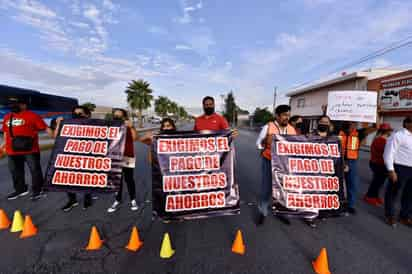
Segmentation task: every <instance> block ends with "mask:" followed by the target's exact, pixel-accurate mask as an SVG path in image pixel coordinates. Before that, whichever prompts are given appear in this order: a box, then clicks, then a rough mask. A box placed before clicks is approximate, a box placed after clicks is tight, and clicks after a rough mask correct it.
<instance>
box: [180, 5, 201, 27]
mask: <svg viewBox="0 0 412 274" xmlns="http://www.w3.org/2000/svg"><path fill="white" fill-rule="evenodd" d="M180 5H181V8H182V12H183V15H182V16H181V17H177V18H175V19H174V21H175V22H178V23H180V24H189V23H191V22H192V20H193V18H192V17H193V15H192V13H194V12H196V11H198V10H200V9H202V8H203V3H202V1H199V2H197V3H195V2H191V1H189V0H180Z"/></svg>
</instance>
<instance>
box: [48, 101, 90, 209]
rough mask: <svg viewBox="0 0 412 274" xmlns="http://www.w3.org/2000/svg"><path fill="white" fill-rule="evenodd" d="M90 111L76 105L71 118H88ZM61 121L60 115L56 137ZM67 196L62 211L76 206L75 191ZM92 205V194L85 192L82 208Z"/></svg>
mask: <svg viewBox="0 0 412 274" xmlns="http://www.w3.org/2000/svg"><path fill="white" fill-rule="evenodd" d="M91 115H92V114H91V112H90V110H89V109H88V108H86V107H84V106H76V107H74V108H73V110H72V118H73V119H89V118H90V117H91ZM62 121H63V118H62V117H59V118H57V119H56V130H55V131H54V137H57V135H58V133H59V130H60V124H61V122H62ZM67 196H68V198H69V200H68V201H67V203H66V204H65V205H64V206H63V207H62V208H61V209H62V210H63V211H64V212H69V211H70V210H72V209H73V208H74V207H76V206H78V205H79V203H78V202H77V196H76V193H73V192H68V193H67ZM90 206H92V195H91V194H90V193H87V194H85V195H84V199H83V209H84V210H86V209H87V208H89V207H90Z"/></svg>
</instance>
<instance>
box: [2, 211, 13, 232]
mask: <svg viewBox="0 0 412 274" xmlns="http://www.w3.org/2000/svg"><path fill="white" fill-rule="evenodd" d="M10 225H11V222H10V220H9V217H7V214H6V212H4V210H3V209H0V230H1V229H8V228H9V227H10Z"/></svg>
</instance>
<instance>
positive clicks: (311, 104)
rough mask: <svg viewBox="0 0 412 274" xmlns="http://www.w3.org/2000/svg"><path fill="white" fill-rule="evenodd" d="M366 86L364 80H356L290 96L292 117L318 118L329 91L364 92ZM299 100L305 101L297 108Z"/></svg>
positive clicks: (326, 101) (366, 82) (365, 80)
mask: <svg viewBox="0 0 412 274" xmlns="http://www.w3.org/2000/svg"><path fill="white" fill-rule="evenodd" d="M367 84H368V81H367V79H366V78H358V79H354V80H348V81H346V82H342V83H338V84H334V85H331V86H328V87H324V88H320V89H316V90H312V91H310V92H306V93H303V94H299V95H295V96H292V97H291V98H290V106H291V112H292V115H301V116H320V115H322V105H326V104H327V103H328V92H329V91H335V90H366V89H367ZM301 98H303V99H304V100H305V103H304V106H303V107H298V101H299V99H301Z"/></svg>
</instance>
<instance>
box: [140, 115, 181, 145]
mask: <svg viewBox="0 0 412 274" xmlns="http://www.w3.org/2000/svg"><path fill="white" fill-rule="evenodd" d="M174 132H176V125H175V122H174V121H173V120H172V119H170V118H163V120H162V121H161V122H160V130H159V133H160V134H167V133H174ZM139 141H140V142H142V143H144V144H146V145H151V144H152V143H153V132H148V133H146V134H145V135H144V136H143V137H141V138H140V139H139Z"/></svg>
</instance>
